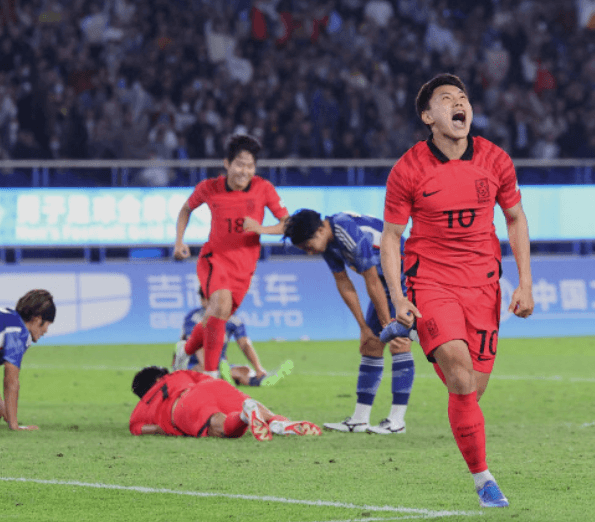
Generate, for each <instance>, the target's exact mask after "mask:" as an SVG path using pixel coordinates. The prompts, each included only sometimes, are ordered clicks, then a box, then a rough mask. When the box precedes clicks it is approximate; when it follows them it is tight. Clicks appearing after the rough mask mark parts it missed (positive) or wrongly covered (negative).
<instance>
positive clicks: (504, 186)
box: [384, 137, 521, 287]
mask: <svg viewBox="0 0 595 522" xmlns="http://www.w3.org/2000/svg"><path fill="white" fill-rule="evenodd" d="M520 200H521V194H520V190H519V187H518V184H517V179H516V173H515V170H514V165H513V163H512V160H511V159H510V156H509V155H508V154H507V153H506V152H504V151H503V150H502V149H501V148H499V147H498V146H496V145H494V144H493V143H491V142H490V141H488V140H486V139H484V138H481V137H475V138H471V137H469V139H468V146H467V150H466V151H465V153H464V154H463V156H462V157H461V159H458V160H448V158H447V157H446V156H445V155H444V154H443V153H442V152H441V151H440V150H439V149H438V148H437V147H436V146H435V145H434V144H433V142H432V138H431V137H430V139H428V141H423V142H419V143H417V144H416V145H414V146H413V147H412V148H411V149H409V150H408V151H407V152H406V153H405V154H404V155H403V156H402V157H401V158H400V159H399V161H397V163H396V164H395V165H394V166H393V168H392V170H391V172H390V174H389V176H388V181H387V190H386V200H385V205H384V220H385V221H387V222H389V223H394V224H398V225H406V224H407V221H408V220H409V218H410V217H411V220H412V228H411V232H410V235H409V238H408V239H407V241H406V242H405V252H404V253H405V265H404V270H405V272H406V274H407V276H408V278H409V281H410V282H411V283H413V284H414V285H415V283H416V282H417V283H420V282H438V283H441V284H447V285H454V286H466V287H469V286H482V285H485V284H491V283H493V282H494V281H497V280H498V278H499V270H500V258H501V255H500V244H499V242H498V238H497V237H496V232H495V227H494V206H495V204H496V203H498V204H499V205H500V207H501V208H503V209H508V208H511V207H513V206H514V205H516V204H517V203H519V201H520Z"/></svg>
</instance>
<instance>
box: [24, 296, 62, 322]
mask: <svg viewBox="0 0 595 522" xmlns="http://www.w3.org/2000/svg"><path fill="white" fill-rule="evenodd" d="M15 310H16V311H17V313H18V314H19V315H20V316H21V319H22V320H23V321H24V322H28V321H30V320H31V319H32V318H33V317H41V319H42V320H43V321H49V322H50V323H53V322H54V319H55V318H56V305H55V304H54V298H53V296H52V294H50V293H49V292H48V291H47V290H41V289H36V290H29V291H28V292H27V293H26V294H25V295H24V296H23V297H21V298H20V299H19V300H18V301H17V305H16V307H15Z"/></svg>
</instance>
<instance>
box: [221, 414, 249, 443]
mask: <svg viewBox="0 0 595 522" xmlns="http://www.w3.org/2000/svg"><path fill="white" fill-rule="evenodd" d="M240 413H241V412H240V411H234V412H232V413H228V414H227V417H226V418H225V422H224V423H223V435H225V436H226V437H227V438H229V439H237V438H238V437H241V436H242V435H243V434H244V433H246V430H247V429H248V425H247V424H246V423H245V422H244V421H243V420H242V419H241V418H240Z"/></svg>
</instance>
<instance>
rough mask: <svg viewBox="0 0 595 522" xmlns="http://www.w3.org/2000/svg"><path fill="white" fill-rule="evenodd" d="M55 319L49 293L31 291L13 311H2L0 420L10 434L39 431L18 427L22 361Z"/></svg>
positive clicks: (32, 428) (0, 321)
mask: <svg viewBox="0 0 595 522" xmlns="http://www.w3.org/2000/svg"><path fill="white" fill-rule="evenodd" d="M55 318H56V306H55V305H54V299H53V298H52V294H50V293H49V292H48V291H47V290H31V291H29V292H27V293H26V294H25V295H24V296H23V297H21V298H20V299H19V300H18V302H17V305H16V307H15V309H14V310H12V309H10V308H0V364H4V400H2V397H1V396H0V418H2V419H4V420H5V421H6V422H7V423H8V427H9V428H10V429H11V430H36V429H38V428H37V426H19V421H18V417H17V409H18V401H19V387H20V384H19V372H20V370H21V361H22V359H23V355H24V354H25V352H26V351H27V348H29V346H30V345H31V343H32V342H34V343H36V342H37V341H39V339H40V338H41V337H42V336H43V335H44V334H45V333H46V332H47V331H48V328H49V326H50V324H52V323H53V322H54V319H55Z"/></svg>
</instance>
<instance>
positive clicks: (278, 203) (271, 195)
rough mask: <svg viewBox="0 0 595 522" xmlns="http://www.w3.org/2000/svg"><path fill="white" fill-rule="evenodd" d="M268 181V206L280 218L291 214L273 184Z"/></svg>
mask: <svg viewBox="0 0 595 522" xmlns="http://www.w3.org/2000/svg"><path fill="white" fill-rule="evenodd" d="M266 183H267V185H266V206H267V207H269V210H270V211H271V212H272V213H273V216H275V217H276V218H277V219H279V220H280V219H281V218H284V217H285V216H287V215H289V212H288V210H287V208H286V207H285V203H283V201H282V200H281V197H280V196H279V194H278V193H277V190H276V189H275V187H274V186H273V184H272V183H271V182H270V181H267V182H266Z"/></svg>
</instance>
